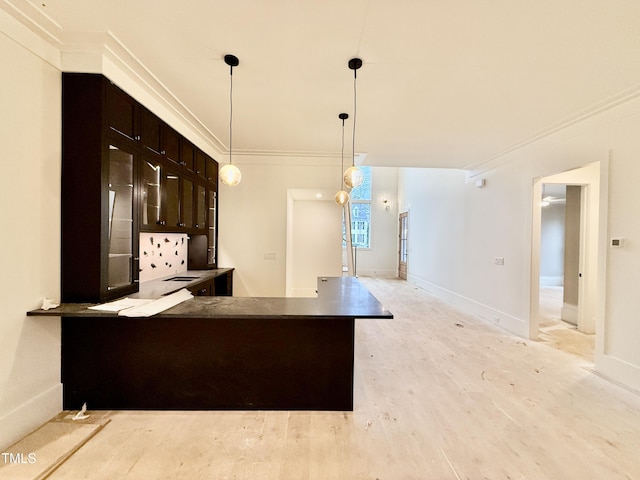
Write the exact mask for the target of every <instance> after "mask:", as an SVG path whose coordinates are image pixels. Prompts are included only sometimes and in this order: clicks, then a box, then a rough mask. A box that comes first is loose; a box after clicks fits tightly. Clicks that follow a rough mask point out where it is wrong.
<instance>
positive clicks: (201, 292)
mask: <svg viewBox="0 0 640 480" xmlns="http://www.w3.org/2000/svg"><path fill="white" fill-rule="evenodd" d="M188 290H189V291H190V292H191V293H192V294H193V296H194V297H211V296H213V295H215V292H214V288H213V279H211V280H207V281H206V282H201V283H198V284H197V285H193V286H191V287H189V289H188Z"/></svg>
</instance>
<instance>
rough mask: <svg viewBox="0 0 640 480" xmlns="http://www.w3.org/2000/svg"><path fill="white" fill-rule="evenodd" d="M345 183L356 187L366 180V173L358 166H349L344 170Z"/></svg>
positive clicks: (350, 186)
mask: <svg viewBox="0 0 640 480" xmlns="http://www.w3.org/2000/svg"><path fill="white" fill-rule="evenodd" d="M343 179H344V184H345V185H346V186H347V187H349V188H356V187H359V186H360V185H362V182H364V174H363V173H362V170H360V169H359V168H358V167H349V168H347V169H346V170H345V172H344V178H343Z"/></svg>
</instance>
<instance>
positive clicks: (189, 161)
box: [180, 138, 195, 172]
mask: <svg viewBox="0 0 640 480" xmlns="http://www.w3.org/2000/svg"><path fill="white" fill-rule="evenodd" d="M194 157H195V147H194V146H193V144H192V143H191V142H190V141H189V140H186V139H184V138H183V139H182V140H181V141H180V165H182V166H183V167H184V168H186V169H187V170H188V171H189V172H193V171H194V169H195V158H194Z"/></svg>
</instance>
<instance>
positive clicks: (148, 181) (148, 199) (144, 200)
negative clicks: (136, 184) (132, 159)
mask: <svg viewBox="0 0 640 480" xmlns="http://www.w3.org/2000/svg"><path fill="white" fill-rule="evenodd" d="M162 173H163V167H162V164H161V163H160V162H159V161H156V160H153V159H149V158H143V160H142V165H141V166H140V206H141V209H142V210H141V212H140V213H141V216H140V226H141V227H143V228H146V227H155V226H156V225H162V223H161V220H162V218H161V216H160V215H161V211H162V190H161V183H162Z"/></svg>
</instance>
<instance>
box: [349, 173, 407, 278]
mask: <svg viewBox="0 0 640 480" xmlns="http://www.w3.org/2000/svg"><path fill="white" fill-rule="evenodd" d="M371 190H372V192H371V196H372V198H371V248H368V249H361V248H359V249H358V250H357V254H356V256H357V264H356V269H357V271H356V273H357V275H358V276H378V277H397V276H398V169H397V168H395V167H373V168H372V169H371ZM384 199H387V200H388V202H387V203H386V204H385V203H384V202H383V200H384ZM387 206H388V207H389V208H388V209H387Z"/></svg>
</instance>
